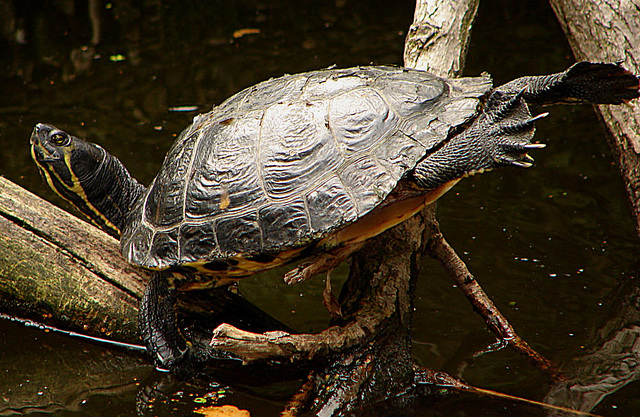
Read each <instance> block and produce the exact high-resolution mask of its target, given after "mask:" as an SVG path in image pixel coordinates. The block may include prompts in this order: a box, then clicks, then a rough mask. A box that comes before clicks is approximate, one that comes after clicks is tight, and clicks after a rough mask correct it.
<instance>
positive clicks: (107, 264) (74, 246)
mask: <svg viewBox="0 0 640 417" xmlns="http://www.w3.org/2000/svg"><path fill="white" fill-rule="evenodd" d="M0 189H1V190H2V192H1V193H0V294H1V296H0V308H1V309H2V311H3V312H6V313H9V314H15V315H18V316H20V317H23V318H30V319H33V320H36V321H38V322H41V323H46V324H51V325H54V326H60V327H63V328H65V329H69V330H75V331H80V332H83V333H87V334H90V335H93V336H108V337H110V338H112V339H114V340H118V341H122V342H130V343H138V342H139V338H138V332H137V318H136V317H137V311H138V303H139V299H140V297H141V295H142V293H143V291H144V286H145V283H146V281H147V279H148V273H147V272H146V271H144V270H141V269H139V268H135V267H133V266H131V265H129V264H128V263H127V262H125V261H124V259H123V258H122V256H121V255H120V251H119V248H118V242H117V241H116V240H115V239H113V238H112V237H110V236H108V235H107V234H105V233H103V232H102V231H100V230H98V229H97V228H95V227H93V226H91V225H90V224H88V223H86V222H84V221H82V220H80V219H78V218H77V217H74V216H72V215H71V214H69V213H67V212H65V211H64V210H62V209H60V208H58V207H56V206H54V205H52V204H51V203H49V202H47V201H45V200H43V199H41V198H40V197H38V196H36V195H34V194H32V193H30V192H28V191H26V190H24V189H22V188H20V187H19V186H18V185H16V184H14V183H12V182H11V181H9V180H7V179H6V178H3V177H0Z"/></svg>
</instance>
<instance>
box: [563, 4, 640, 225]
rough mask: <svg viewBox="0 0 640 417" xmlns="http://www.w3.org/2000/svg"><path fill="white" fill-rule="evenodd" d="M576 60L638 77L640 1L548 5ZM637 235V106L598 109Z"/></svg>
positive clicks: (639, 132) (639, 185)
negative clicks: (613, 64) (599, 63)
mask: <svg viewBox="0 0 640 417" xmlns="http://www.w3.org/2000/svg"><path fill="white" fill-rule="evenodd" d="M551 6H552V7H553V10H554V12H555V13H556V16H557V17H558V21H559V22H560V25H561V26H562V29H563V30H564V32H565V34H566V36H567V39H568V40H569V44H570V45H571V49H572V50H573V53H574V55H575V57H576V59H577V60H588V61H596V62H597V61H603V62H621V63H622V65H623V66H624V67H625V68H627V69H629V70H630V71H631V72H633V73H634V74H640V0H601V1H594V0H591V1H583V0H551ZM596 107H597V111H598V114H599V115H600V117H601V118H602V121H603V122H604V124H605V126H606V127H607V130H608V133H609V135H608V138H609V145H610V147H611V149H612V151H613V153H614V155H616V157H617V159H618V161H619V166H620V171H621V173H622V176H623V177H624V180H625V184H626V188H627V193H628V196H629V200H630V201H631V205H632V208H633V212H634V216H635V218H636V231H637V232H638V233H639V234H640V102H639V101H638V100H634V101H633V102H632V103H631V104H629V105H627V106H610V105H598V106H596Z"/></svg>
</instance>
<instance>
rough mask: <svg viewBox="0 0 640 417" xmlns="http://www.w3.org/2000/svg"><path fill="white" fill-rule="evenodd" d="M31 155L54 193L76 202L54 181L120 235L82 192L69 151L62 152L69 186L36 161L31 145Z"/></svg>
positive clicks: (94, 221) (95, 223)
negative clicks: (75, 196)
mask: <svg viewBox="0 0 640 417" xmlns="http://www.w3.org/2000/svg"><path fill="white" fill-rule="evenodd" d="M31 156H32V157H33V160H34V161H35V162H36V164H38V166H39V167H40V170H41V172H42V173H43V174H44V177H45V180H46V181H47V184H48V185H49V187H50V188H51V189H52V190H53V191H54V192H55V193H56V194H58V195H59V196H60V197H62V198H63V199H64V200H66V201H68V202H69V203H71V204H73V205H74V206H76V204H75V203H74V202H73V201H71V200H69V199H68V198H67V197H65V196H64V195H62V194H61V193H60V192H59V191H58V188H57V187H56V186H55V183H58V184H61V185H62V186H63V187H64V188H65V189H67V190H68V191H69V192H71V193H72V194H75V195H77V196H78V197H80V199H81V200H82V201H84V204H85V205H86V207H87V209H89V210H91V212H92V213H94V214H95V216H96V217H97V218H99V219H100V220H102V222H103V223H104V226H105V227H107V228H109V229H111V230H112V231H114V232H115V233H116V234H117V235H118V236H119V235H120V229H119V228H118V227H117V226H116V225H115V224H113V223H112V222H111V221H110V220H109V219H108V218H107V217H106V216H105V215H104V214H102V213H101V212H100V211H99V210H98V209H97V208H95V207H94V205H93V204H91V202H90V201H89V198H88V197H87V194H86V193H85V192H84V188H83V187H82V184H81V183H80V179H79V178H78V177H77V176H76V174H75V173H74V172H73V170H72V169H71V155H70V154H69V153H65V154H64V161H65V165H66V167H67V170H68V171H69V174H70V175H71V182H72V184H73V185H71V186H69V185H67V183H66V182H65V181H64V180H63V179H62V178H61V177H60V175H58V173H57V172H56V171H55V170H54V169H51V168H50V167H49V166H47V165H43V164H41V163H40V162H38V160H37V158H36V157H35V151H34V149H33V147H31ZM52 175H53V176H54V177H55V182H54V178H52ZM76 207H77V206H76ZM78 209H79V207H78ZM80 211H82V210H80ZM85 214H86V213H85ZM87 217H88V218H89V220H90V221H91V223H93V224H94V225H96V226H98V227H99V228H102V227H103V225H101V224H99V222H97V221H96V220H95V218H93V217H91V216H88V215H87Z"/></svg>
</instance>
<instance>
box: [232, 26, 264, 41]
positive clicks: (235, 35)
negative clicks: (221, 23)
mask: <svg viewBox="0 0 640 417" xmlns="http://www.w3.org/2000/svg"><path fill="white" fill-rule="evenodd" d="M258 33H260V29H255V28H245V29H238V30H236V31H235V32H233V38H234V39H238V38H241V37H243V36H244V35H256V34H258Z"/></svg>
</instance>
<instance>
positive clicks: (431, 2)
mask: <svg viewBox="0 0 640 417" xmlns="http://www.w3.org/2000/svg"><path fill="white" fill-rule="evenodd" d="M479 4H480V1H479V0H463V1H442V0H418V1H417V2H416V11H415V15H414V18H413V23H412V24H411V27H410V28H409V33H408V34H407V39H406V42H405V46H404V65H405V66H406V67H409V68H417V69H421V70H425V71H430V72H432V73H434V74H437V75H440V76H443V77H454V76H457V75H460V73H461V72H462V69H463V68H464V59H465V56H466V55H467V47H468V46H469V40H470V39H471V26H472V25H473V21H474V20H475V17H476V13H477V11H478V5H479Z"/></svg>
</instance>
